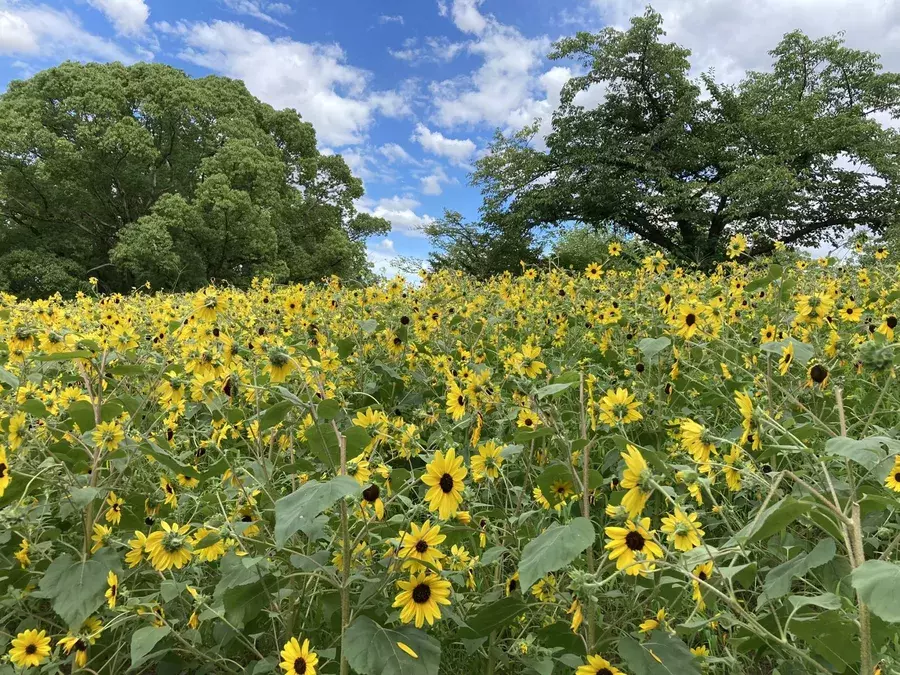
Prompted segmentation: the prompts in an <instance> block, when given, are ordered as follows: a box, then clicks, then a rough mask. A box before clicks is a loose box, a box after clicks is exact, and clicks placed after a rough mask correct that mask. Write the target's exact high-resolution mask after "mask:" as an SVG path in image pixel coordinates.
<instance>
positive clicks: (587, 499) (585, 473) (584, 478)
mask: <svg viewBox="0 0 900 675" xmlns="http://www.w3.org/2000/svg"><path fill="white" fill-rule="evenodd" d="M579 393H580V400H581V438H582V439H583V440H584V447H583V448H582V449H581V515H582V516H584V517H585V518H587V519H588V520H590V518H591V496H590V493H589V492H588V485H589V479H590V470H591V444H590V443H588V441H587V420H586V417H585V410H584V373H582V374H581V377H580V381H579ZM587 568H588V572H590V573H591V574H592V575H593V574H594V572H595V568H594V543H593V542H591V544H590V546H588V549H587ZM595 614H596V611H595V610H594V603H593V601H592V600H590V599H589V600H588V602H587V646H588V654H590V653H592V650H593V649H594V640H595V639H596V632H597V627H596V621H595Z"/></svg>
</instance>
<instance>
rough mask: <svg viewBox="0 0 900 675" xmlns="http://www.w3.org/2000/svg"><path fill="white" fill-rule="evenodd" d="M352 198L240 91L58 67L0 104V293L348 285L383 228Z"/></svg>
mask: <svg viewBox="0 0 900 675" xmlns="http://www.w3.org/2000/svg"><path fill="white" fill-rule="evenodd" d="M362 195H363V188H362V183H361V181H360V180H359V179H357V178H354V177H353V175H352V174H351V172H350V170H349V168H348V167H347V165H346V163H345V162H344V160H343V159H342V158H341V157H340V156H324V155H321V154H320V153H319V152H318V150H317V149H316V137H315V132H314V130H313V128H312V126H311V125H310V124H309V123H307V122H304V121H302V120H301V119H300V116H299V115H298V114H297V113H296V112H295V111H293V110H275V109H273V108H272V107H271V106H269V105H266V104H265V103H262V102H260V101H259V100H258V99H256V98H255V97H253V96H252V95H251V94H250V93H249V92H248V91H247V89H246V87H245V86H244V84H243V83H242V82H240V81H236V80H230V79H227V78H221V77H204V78H199V79H193V78H191V77H188V76H187V75H186V74H185V73H183V72H182V71H180V70H177V69H175V68H171V67H168V66H164V65H159V64H147V63H139V64H136V65H133V66H129V67H126V66H123V65H121V64H119V63H111V64H96V63H91V64H86V65H83V64H78V63H64V64H62V65H60V66H58V67H56V68H50V69H49V70H45V71H43V72H41V73H38V74H37V75H35V76H34V77H32V78H30V79H28V80H25V81H15V82H12V83H11V84H10V85H9V88H8V90H7V91H6V92H5V93H4V94H2V96H0V288H2V289H5V290H7V291H10V292H13V293H16V294H19V295H22V296H28V297H38V296H45V295H48V294H51V293H54V292H56V291H60V292H62V293H63V294H70V293H72V292H74V291H76V290H78V289H79V288H84V287H85V284H86V283H87V279H88V278H89V277H91V276H93V277H97V278H98V279H99V282H100V285H101V288H102V289H103V290H107V291H124V290H127V289H129V288H131V287H132V286H135V285H139V284H142V283H144V282H146V281H149V282H151V284H152V285H153V286H154V287H156V288H163V289H168V290H173V289H192V288H196V287H198V286H200V285H202V284H205V283H207V282H208V281H210V280H215V281H220V282H226V283H232V284H235V285H238V286H245V285H247V284H248V283H249V282H250V280H251V279H252V278H253V277H254V276H263V275H265V276H269V277H272V278H274V279H276V280H278V281H308V280H314V279H318V278H321V277H322V276H325V275H329V274H338V275H342V276H351V277H352V276H360V275H363V276H364V275H366V274H367V273H368V265H367V263H366V258H365V244H364V238H365V237H367V236H368V235H370V234H375V233H382V232H386V231H387V230H388V229H389V225H388V223H387V222H386V221H384V220H382V219H378V218H373V217H371V216H369V215H367V214H361V213H357V211H356V209H355V208H354V205H353V204H354V200H356V199H358V198H359V197H361V196H362Z"/></svg>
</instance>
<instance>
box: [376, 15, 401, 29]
mask: <svg viewBox="0 0 900 675" xmlns="http://www.w3.org/2000/svg"><path fill="white" fill-rule="evenodd" d="M378 23H399V24H400V25H401V26H402V25H403V23H404V22H403V17H402V16H401V15H400V14H397V15H396V16H390V15H388V14H382V15H381V16H379V17H378Z"/></svg>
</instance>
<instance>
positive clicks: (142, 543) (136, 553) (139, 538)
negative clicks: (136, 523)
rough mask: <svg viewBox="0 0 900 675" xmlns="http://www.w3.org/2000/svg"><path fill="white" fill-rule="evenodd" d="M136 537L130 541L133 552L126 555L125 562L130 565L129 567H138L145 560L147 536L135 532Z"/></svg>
mask: <svg viewBox="0 0 900 675" xmlns="http://www.w3.org/2000/svg"><path fill="white" fill-rule="evenodd" d="M134 537H135V538H134V539H129V540H128V545H129V546H130V547H131V550H130V551H128V553H126V554H125V562H127V563H128V567H137V566H138V565H139V564H140V562H141V560H143V559H144V552H145V551H146V550H147V535H146V534H144V533H143V532H138V531H137V530H135V532H134Z"/></svg>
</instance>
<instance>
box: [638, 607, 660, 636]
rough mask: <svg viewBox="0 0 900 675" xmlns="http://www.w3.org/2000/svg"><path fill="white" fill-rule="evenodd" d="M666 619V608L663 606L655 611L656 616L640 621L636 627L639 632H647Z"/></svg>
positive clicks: (657, 626)
mask: <svg viewBox="0 0 900 675" xmlns="http://www.w3.org/2000/svg"><path fill="white" fill-rule="evenodd" d="M665 620H666V610H665V608H662V609H660V610H659V611H658V612H656V616H655V617H653V618H652V619H647V620H646V621H642V622H641V624H640V625H639V626H638V629H639V630H640V632H641V633H649V632H650V631H654V630H656V629H657V628H659V627H660V625H661V624H664V623H665Z"/></svg>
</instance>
